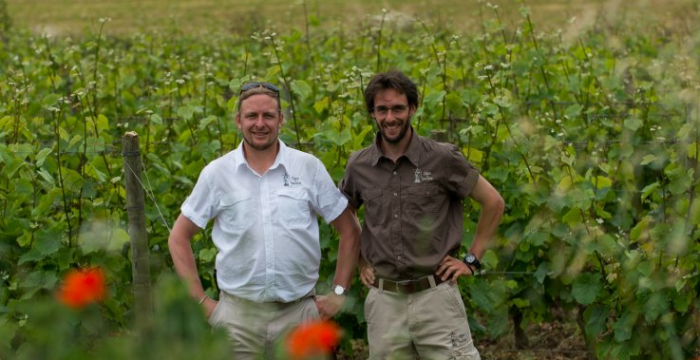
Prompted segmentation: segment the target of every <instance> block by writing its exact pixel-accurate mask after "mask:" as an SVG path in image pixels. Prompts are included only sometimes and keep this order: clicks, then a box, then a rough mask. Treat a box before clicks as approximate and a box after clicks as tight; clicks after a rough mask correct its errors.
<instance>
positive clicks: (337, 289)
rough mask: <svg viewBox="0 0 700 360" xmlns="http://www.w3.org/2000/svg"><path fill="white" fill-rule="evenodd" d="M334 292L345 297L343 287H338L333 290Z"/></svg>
mask: <svg viewBox="0 0 700 360" xmlns="http://www.w3.org/2000/svg"><path fill="white" fill-rule="evenodd" d="M333 292H334V293H335V294H336V295H343V294H344V293H345V288H343V287H342V286H340V285H336V286H335V288H334V289H333Z"/></svg>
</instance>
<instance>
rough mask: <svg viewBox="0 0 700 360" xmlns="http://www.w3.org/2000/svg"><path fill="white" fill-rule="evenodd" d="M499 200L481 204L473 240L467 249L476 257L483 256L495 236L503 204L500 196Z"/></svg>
mask: <svg viewBox="0 0 700 360" xmlns="http://www.w3.org/2000/svg"><path fill="white" fill-rule="evenodd" d="M499 200H500V201H498V200H497V201H493V202H491V203H487V204H484V205H483V206H482V209H481V215H480V216H479V222H478V224H477V226H476V234H475V235H474V241H473V242H472V245H471V247H470V249H469V252H471V253H473V254H474V255H476V257H477V258H478V259H481V258H482V257H483V256H484V253H485V252H486V250H487V249H488V247H489V245H490V244H491V242H492V241H493V238H494V237H495V236H496V232H497V230H498V224H499V223H500V222H501V217H502V216H503V211H504V205H503V200H502V199H500V197H499Z"/></svg>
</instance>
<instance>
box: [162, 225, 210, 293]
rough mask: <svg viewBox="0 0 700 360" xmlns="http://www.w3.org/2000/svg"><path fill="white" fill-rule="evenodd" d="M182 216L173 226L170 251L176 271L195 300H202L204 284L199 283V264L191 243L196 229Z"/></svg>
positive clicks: (169, 240)
mask: <svg viewBox="0 0 700 360" xmlns="http://www.w3.org/2000/svg"><path fill="white" fill-rule="evenodd" d="M185 220H186V219H185V218H184V217H182V216H180V218H178V220H177V221H176V222H175V225H174V226H173V230H172V232H171V233H170V237H169V238H168V249H169V250H170V256H171V257H172V259H173V265H174V266H175V271H176V272H177V274H178V275H179V276H180V278H181V279H182V280H183V281H184V282H185V284H186V285H187V288H188V289H189V292H190V295H191V296H192V297H193V298H196V299H200V298H202V296H204V289H203V288H202V283H201V282H200V281H199V273H198V272H197V264H196V263H195V260H194V253H193V252H192V247H191V246H190V241H191V239H192V237H193V236H194V232H195V231H196V230H195V229H193V228H192V226H193V225H192V224H191V223H189V220H187V221H185Z"/></svg>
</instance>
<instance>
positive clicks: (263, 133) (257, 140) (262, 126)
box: [236, 94, 284, 152]
mask: <svg viewBox="0 0 700 360" xmlns="http://www.w3.org/2000/svg"><path fill="white" fill-rule="evenodd" d="M277 101H278V100H277V98H275V97H272V96H270V95H266V94H258V95H253V96H250V97H248V98H247V99H245V100H244V101H243V102H241V107H240V111H239V112H238V114H237V115H236V124H237V125H238V128H239V129H240V130H241V132H242V133H243V141H244V147H245V148H246V149H247V150H254V151H261V152H262V151H266V150H268V149H271V148H272V149H276V147H275V146H274V145H276V144H277V135H278V134H279V130H280V127H281V126H282V123H283V122H284V116H283V115H282V113H281V112H280V111H279V104H278V103H277Z"/></svg>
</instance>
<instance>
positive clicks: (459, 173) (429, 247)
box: [340, 132, 479, 280]
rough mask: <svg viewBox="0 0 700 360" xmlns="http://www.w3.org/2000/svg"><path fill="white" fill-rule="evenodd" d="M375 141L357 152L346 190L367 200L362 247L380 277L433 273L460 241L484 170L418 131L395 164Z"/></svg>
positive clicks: (358, 200) (357, 200) (355, 201)
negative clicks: (469, 204)
mask: <svg viewBox="0 0 700 360" xmlns="http://www.w3.org/2000/svg"><path fill="white" fill-rule="evenodd" d="M380 137H381V135H380V134H378V135H377V138H376V139H375V142H374V144H372V145H371V146H369V147H367V148H365V149H362V150H360V151H358V152H355V153H353V154H352V155H351V156H350V159H349V160H348V165H347V169H346V171H345V178H344V179H343V180H342V181H341V183H340V190H341V191H342V192H343V193H344V194H345V195H346V196H347V197H348V199H349V200H350V203H351V204H352V205H353V206H354V207H355V209H359V208H360V207H361V206H362V205H364V224H363V225H362V240H361V251H362V256H363V257H364V258H365V260H366V261H367V262H368V263H369V264H370V265H371V266H372V267H373V268H374V269H375V270H376V271H377V275H378V276H380V277H385V278H389V279H396V280H406V279H416V278H419V277H422V276H426V275H429V274H433V273H434V272H435V271H436V270H437V267H438V265H439V264H440V261H442V259H443V258H444V257H445V255H448V254H449V255H452V256H455V255H457V253H458V252H459V248H460V246H461V244H462V231H463V219H462V216H463V211H464V207H463V203H462V201H463V199H465V198H466V197H467V196H469V194H470V193H471V191H472V189H473V188H474V186H475V185H476V182H477V180H478V179H479V171H478V170H477V169H476V168H475V167H474V166H473V165H472V164H470V163H469V162H468V161H467V160H466V159H465V158H464V156H463V155H462V153H461V152H460V151H459V149H458V148H457V147H456V146H454V145H451V144H445V143H438V142H435V141H433V140H430V139H427V138H424V137H421V136H418V135H417V134H416V133H415V132H413V135H412V138H411V142H410V144H409V146H408V149H407V151H406V154H404V155H403V156H401V157H400V158H399V159H398V160H397V161H396V163H394V162H393V161H392V160H391V159H389V158H387V157H385V156H384V155H383V154H382V152H381V150H380V148H379V145H378V143H379V141H380Z"/></svg>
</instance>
